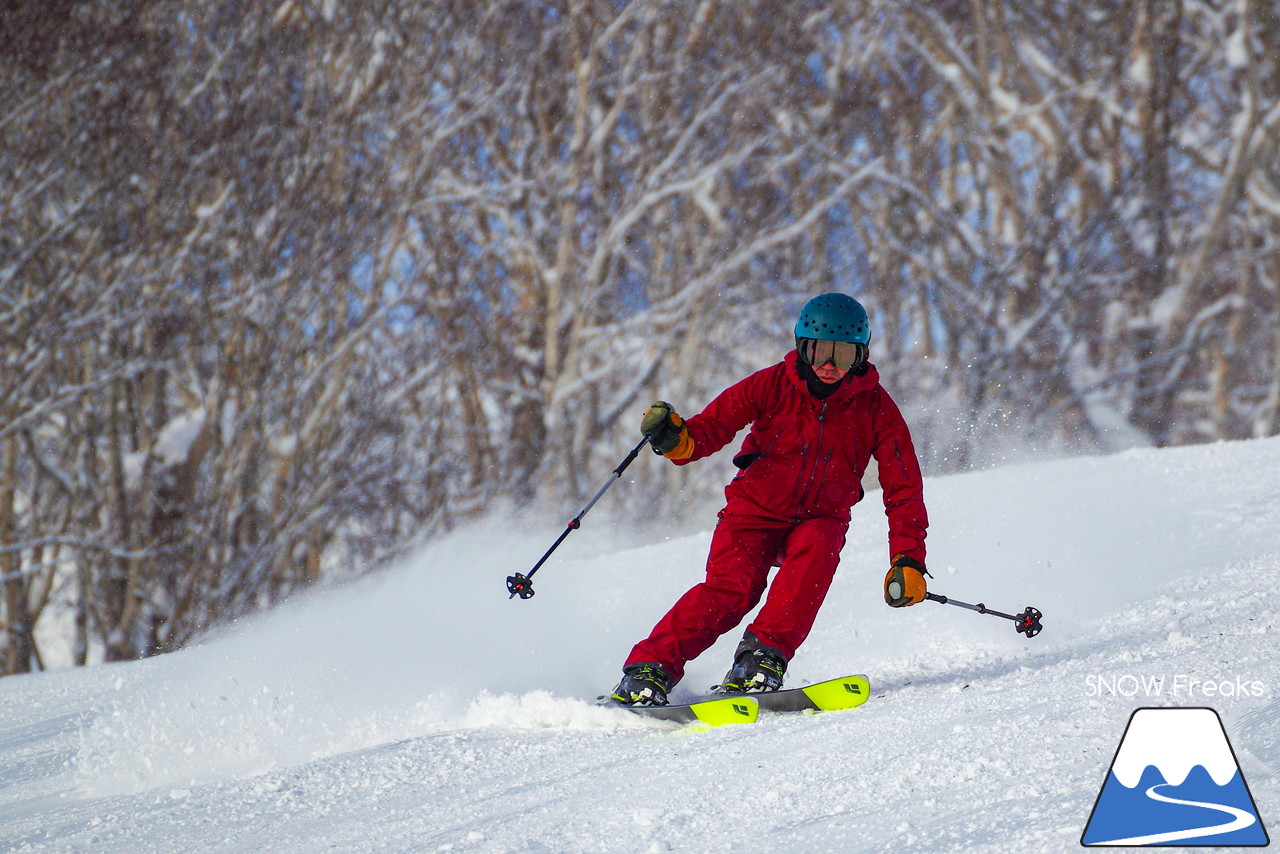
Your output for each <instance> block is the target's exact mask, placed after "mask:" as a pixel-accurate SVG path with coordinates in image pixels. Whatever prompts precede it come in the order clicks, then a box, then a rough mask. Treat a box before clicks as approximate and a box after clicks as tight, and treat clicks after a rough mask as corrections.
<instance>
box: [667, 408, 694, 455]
mask: <svg viewBox="0 0 1280 854" xmlns="http://www.w3.org/2000/svg"><path fill="white" fill-rule="evenodd" d="M671 423H672V424H674V425H676V426H677V427H679V428H680V440H679V441H678V442H676V446H675V447H674V448H672V449H671V450H669V451H667V452H666V453H665V454H663V456H664V457H666V458H667V459H669V460H687V459H689V457H692V456H693V437H692V436H690V435H689V428H688V427H686V426H684V419H683V418H681V417H680V416H679V415H677V414H676V413H674V412H673V413H671Z"/></svg>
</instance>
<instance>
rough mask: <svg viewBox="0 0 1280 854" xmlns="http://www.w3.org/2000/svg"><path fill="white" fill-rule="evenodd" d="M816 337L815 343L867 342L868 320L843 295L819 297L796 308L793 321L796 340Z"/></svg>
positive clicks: (863, 311)
mask: <svg viewBox="0 0 1280 854" xmlns="http://www.w3.org/2000/svg"><path fill="white" fill-rule="evenodd" d="M802 338H816V339H818V340H819V341H849V342H851V343H854V344H862V345H864V346H865V345H867V344H870V343H871V321H869V320H868V319H867V310H866V309H865V308H863V307H862V303H860V302H858V301H857V300H856V299H854V298H853V297H851V296H848V295H846V294H837V293H830V294H819V295H818V296H816V297H814V298H813V299H811V300H809V301H808V302H807V303H805V304H804V308H802V309H800V319H799V320H797V321H796V341H797V346H799V343H798V342H799V341H800V339H802Z"/></svg>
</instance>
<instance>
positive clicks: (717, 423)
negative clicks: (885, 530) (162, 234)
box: [676, 350, 929, 564]
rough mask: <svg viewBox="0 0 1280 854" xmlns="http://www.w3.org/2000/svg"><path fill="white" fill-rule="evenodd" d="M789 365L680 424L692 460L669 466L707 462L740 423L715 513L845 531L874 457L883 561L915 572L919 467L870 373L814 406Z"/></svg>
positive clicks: (750, 380) (789, 359) (923, 522)
mask: <svg viewBox="0 0 1280 854" xmlns="http://www.w3.org/2000/svg"><path fill="white" fill-rule="evenodd" d="M796 360H797V354H796V351H794V350H792V351H791V352H790V353H788V354H787V356H786V358H785V359H783V360H782V361H781V362H779V363H778V364H776V365H773V366H771V367H768V368H765V369H764V370H762V371H757V372H756V373H754V374H752V375H751V376H749V377H747V378H746V379H744V380H742V381H741V382H739V383H736V384H735V385H733V386H730V387H729V388H728V389H726V390H725V391H723V392H722V393H721V394H720V395H719V396H718V397H717V398H716V399H715V400H713V401H711V403H710V404H708V405H707V408H706V409H704V410H702V412H700V413H698V414H697V415H694V416H692V417H691V418H689V419H688V420H687V421H686V422H685V423H686V424H687V425H688V428H689V434H690V436H691V437H692V438H693V441H694V449H693V455H692V456H691V457H689V458H688V459H687V460H679V461H676V464H677V465H685V464H687V463H691V462H693V461H694V460H698V459H702V458H703V457H706V456H710V455H711V454H714V453H715V452H716V451H718V450H720V449H721V448H723V447H724V446H725V445H727V444H728V443H729V442H730V441H732V440H733V437H734V436H735V435H737V433H738V431H740V430H741V429H742V428H743V427H745V426H747V425H748V424H750V425H751V430H750V432H748V433H747V437H746V439H745V440H744V441H743V443H742V448H741V449H740V450H739V451H738V453H737V454H736V455H735V456H734V463H735V464H736V465H738V466H739V467H740V468H741V471H739V473H738V475H737V476H736V477H735V478H734V479H733V480H732V481H731V482H730V483H729V485H728V486H727V487H725V497H726V498H727V499H728V504H727V505H726V507H725V510H724V512H725V513H730V514H735V515H737V514H743V515H755V516H765V517H769V518H774V519H795V520H797V521H799V520H801V519H809V518H813V517H818V516H825V517H831V518H835V519H839V520H841V521H843V522H844V523H845V524H846V525H847V524H848V522H849V510H850V508H851V507H852V506H853V505H854V504H857V503H858V501H860V500H861V499H862V496H863V494H864V492H863V489H862V475H863V473H864V472H866V469H867V464H868V462H869V461H870V459H871V458H872V457H873V456H874V457H875V459H876V462H877V463H878V464H879V467H880V469H879V470H880V485H881V487H882V488H883V491H884V509H885V515H886V516H888V517H889V554H890V556H891V557H892V556H894V555H899V554H904V555H907V556H908V557H911V558H914V559H916V560H918V561H920V563H921V564H924V559H925V548H924V538H925V529H926V528H927V527H928V524H929V520H928V516H927V515H926V513H925V507H924V488H923V484H922V481H921V476H920V464H919V462H918V461H917V460H916V452H915V446H914V445H913V444H912V443H911V433H910V431H909V430H908V429H907V424H906V422H905V421H904V420H903V418H902V413H901V412H900V411H899V410H898V406H897V404H896V403H894V402H893V399H892V398H891V397H889V393H888V392H887V391H885V390H884V388H883V387H881V385H880V374H879V372H877V371H876V368H875V366H874V365H869V366H868V369H867V372H866V373H865V374H863V375H862V376H849V377H846V379H845V381H844V382H843V383H841V385H840V388H839V389H838V390H837V391H836V392H835V393H834V394H832V395H831V396H830V397H828V398H826V399H825V400H818V399H817V398H815V397H814V396H813V395H811V394H810V393H809V390H808V388H807V387H806V385H805V382H804V380H803V379H802V378H801V377H800V373H799V370H798V367H797V364H796Z"/></svg>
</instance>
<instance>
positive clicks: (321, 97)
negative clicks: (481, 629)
mask: <svg viewBox="0 0 1280 854" xmlns="http://www.w3.org/2000/svg"><path fill="white" fill-rule="evenodd" d="M1276 45H1280V2H1276V0H1221V2H1214V1H1213V0H1114V1H1113V2H1097V0H1026V2H1021V0H1020V2H1016V3H1015V2H1004V0H942V2H931V3H919V2H915V0H865V2H850V0H792V1H791V2H763V1H762V0H631V2H626V0H548V1H547V2H535V0H133V2H129V3H117V2H112V0H16V2H15V0H10V2H4V3H0V359H2V360H3V366H2V369H0V670H3V672H5V673H21V672H27V671H30V670H32V669H39V668H43V667H46V666H55V665H63V664H85V663H90V662H94V661H104V660H105V661H114V660H122V659H132V658H138V657H143V656H148V655H153V654H156V653H160V652H164V651H166V650H171V649H175V648H178V647H180V646H182V645H183V644H185V643H187V642H189V641H190V640H192V639H193V638H196V637H198V636H200V635H201V634H202V633H203V632H206V631H207V630H208V629H209V628H210V627H212V626H215V625H218V624H220V623H222V622H225V621H227V620H231V619H235V618H237V617H239V616H241V615H243V614H246V613H249V612H252V611H254V610H257V609H261V608H264V607H269V606H271V605H272V604H273V603H276V602H278V601H280V600H282V599H283V598H285V597H287V596H288V595H289V594H290V593H292V592H294V591H296V590H298V589H301V588H303V587H306V586H308V585H311V584H313V583H315V582H316V581H318V580H320V579H328V578H333V579H338V578H346V577H351V576H353V575H361V574H364V573H368V572H371V571H374V570H376V569H377V568H378V567H381V566H384V565H386V564H387V563H388V562H389V561H392V560H394V559H396V558H397V557H398V556H401V555H402V554H403V553H404V552H405V551H406V550H407V549H409V548H412V547H414V546H415V545H417V544H420V543H422V542H423V541H424V540H427V539H430V538H432V537H435V536H439V535H440V534H442V533H444V532H447V531H449V530H451V529H452V528H454V527H456V526H458V525H459V524H462V523H465V522H467V521H468V520H471V519H474V518H477V517H479V516H482V515H485V514H491V513H493V512H495V511H498V510H502V512H510V513H511V514H513V515H519V516H521V518H526V517H529V518H536V519H544V518H546V517H548V516H549V517H551V518H554V519H556V520H557V521H559V522H561V523H562V522H563V521H564V519H566V518H567V517H568V515H570V513H571V512H572V511H573V510H575V509H577V507H578V506H580V505H579V502H580V501H581V500H582V499H584V498H586V497H588V496H590V495H591V494H592V493H593V492H594V490H595V489H596V487H597V486H598V485H599V483H600V482H601V481H602V480H603V479H604V478H605V476H606V475H607V473H608V472H609V470H610V469H611V468H612V467H613V466H614V465H616V463H617V461H618V460H619V459H620V458H621V457H622V455H623V454H625V452H626V450H627V449H628V448H630V447H631V446H632V445H633V444H634V443H635V441H636V439H637V438H638V435H637V424H638V421H639V415H640V413H641V412H642V410H643V408H644V406H645V405H646V404H647V403H648V402H650V401H651V400H653V399H657V398H664V399H668V400H671V401H672V402H673V403H675V404H676V406H677V408H679V409H681V410H683V411H685V412H687V413H692V412H695V411H697V410H698V409H699V408H701V407H702V406H703V405H705V404H706V403H707V402H708V401H709V400H710V399H711V397H713V396H714V395H715V394H716V393H717V392H718V391H719V390H721V389H722V388H723V387H725V386H726V385H727V384H729V383H730V382H732V381H734V380H736V379H738V378H740V377H742V376H745V375H746V374H748V373H750V372H752V371H754V370H757V369H759V368H760V367H763V366H765V365H767V364H771V363H772V362H774V361H776V360H777V359H779V358H780V357H781V356H782V355H783V354H784V353H785V351H786V350H787V349H789V348H790V346H791V326H792V324H793V323H794V318H795V314H796V311H797V310H798V308H799V306H800V305H801V304H803V302H804V301H805V300H806V299H807V298H809V297H810V296H813V295H814V294H817V293H821V292H824V291H832V290H838V291H843V292H845V293H849V294H852V295H854V296H856V297H857V298H858V299H860V300H862V301H863V302H864V303H865V304H866V305H867V307H868V309H869V310H870V312H871V316H872V319H873V323H874V330H873V339H872V348H871V349H872V359H873V361H874V362H876V364H877V365H878V366H879V368H880V370H881V372H882V375H883V377H884V379H885V383H886V385H887V386H888V387H889V388H890V390H891V391H892V393H893V394H894V395H895V397H896V398H897V399H898V400H899V401H900V403H901V404H902V406H903V408H904V410H905V411H906V413H907V416H908V420H909V422H910V424H911V425H912V429H913V432H914V434H915V437H916V442H917V445H918V447H919V449H920V451H921V455H922V460H923V462H924V465H925V468H926V470H927V472H929V473H931V474H940V473H947V472H955V471H961V470H966V469H970V468H973V467H977V466H986V465H992V464H995V463H998V462H1000V461H1002V460H1005V459H1009V458H1011V457H1015V456H1020V455H1025V454H1028V453H1034V454H1063V453H1098V452H1106V451H1112V450H1116V449H1119V448H1124V447H1130V446H1134V445H1156V446H1163V445H1175V444H1184V443H1193V442H1207V441H1213V440H1220V439H1235V438H1245V437H1254V436H1268V435H1274V434H1276V433H1277V432H1280V52H1277V50H1276ZM730 471H731V469H730V467H729V465H728V463H727V462H726V463H725V464H723V465H719V466H717V465H715V464H703V465H702V466H699V467H695V468H694V469H691V470H685V471H680V472H678V473H677V472H676V471H674V470H669V471H666V470H664V472H663V473H662V474H661V475H654V474H652V473H647V474H646V475H645V477H644V484H643V488H635V489H629V490H616V491H615V492H616V494H611V495H610V499H609V500H610V502H611V504H612V506H613V507H614V508H615V509H616V510H617V511H618V512H620V513H623V514H629V515H630V516H631V517H632V518H634V519H637V520H646V519H647V520H655V521H666V522H667V523H671V524H676V523H674V522H671V519H672V518H673V517H677V516H681V515H685V514H692V515H696V516H697V518H698V519H699V520H702V521H704V522H705V521H706V520H707V519H709V518H710V517H711V514H712V509H711V507H710V506H709V507H708V508H707V509H706V512H702V511H700V510H698V511H697V512H694V509H696V507H697V506H698V505H701V504H703V503H707V504H709V505H711V506H714V507H718V506H719V504H718V503H716V502H718V501H719V497H718V491H719V489H720V487H721V486H722V484H723V482H724V481H725V480H726V479H727V478H728V476H729V472H730ZM1188 488H1191V485H1190V484H1189V485H1188ZM504 508H505V509H504ZM691 508H694V509H691ZM539 514H541V515H539ZM531 557H532V556H531ZM516 569H523V568H520V567H518V568H516ZM454 571H466V568H465V567H458V568H455V569H454ZM494 583H495V585H500V579H495V582H494ZM497 589H499V592H498V593H497V594H496V595H502V594H501V592H500V588H497ZM50 649H56V650H57V651H56V652H49V650H50Z"/></svg>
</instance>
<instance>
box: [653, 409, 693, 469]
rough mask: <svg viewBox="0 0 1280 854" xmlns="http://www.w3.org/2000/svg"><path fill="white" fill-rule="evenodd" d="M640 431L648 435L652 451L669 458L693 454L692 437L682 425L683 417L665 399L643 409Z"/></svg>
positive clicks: (684, 457) (674, 458) (676, 458)
mask: <svg viewBox="0 0 1280 854" xmlns="http://www.w3.org/2000/svg"><path fill="white" fill-rule="evenodd" d="M640 432H641V433H642V434H643V435H645V436H648V437H649V444H650V445H652V446H653V451H654V453H656V454H662V456H664V457H666V458H667V459H669V460H687V459H689V457H690V456H692V455H693V437H692V436H690V435H689V429H688V428H687V427H685V426H684V419H683V418H681V417H680V415H679V414H678V413H677V412H676V411H675V409H674V408H673V407H672V406H671V404H669V403H667V402H666V401H665V400H659V401H657V402H656V403H654V404H653V405H651V406H650V407H649V408H648V409H646V410H645V412H644V418H643V419H642V420H641V421H640Z"/></svg>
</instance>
